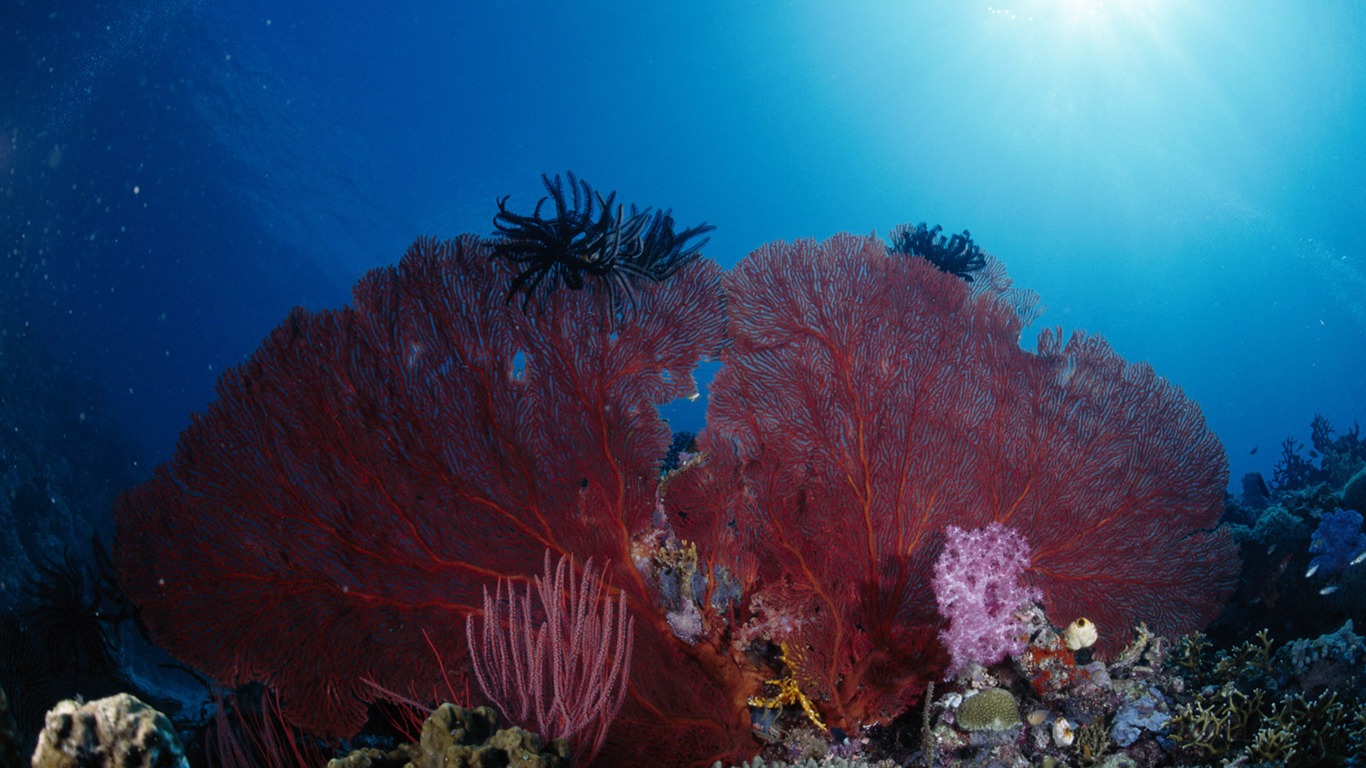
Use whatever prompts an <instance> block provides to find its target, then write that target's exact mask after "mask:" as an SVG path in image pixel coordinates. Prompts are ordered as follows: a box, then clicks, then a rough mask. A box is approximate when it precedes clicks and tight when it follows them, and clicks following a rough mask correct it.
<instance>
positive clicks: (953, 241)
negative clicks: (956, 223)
mask: <svg viewBox="0 0 1366 768" xmlns="http://www.w3.org/2000/svg"><path fill="white" fill-rule="evenodd" d="M943 231H944V228H943V227H941V226H939V225H938V224H935V225H934V226H933V227H927V226H926V225H925V222H923V221H922V222H921V223H919V224H917V225H916V226H914V227H912V226H911V225H909V224H902V225H901V226H899V227H897V228H896V229H894V230H892V239H891V243H890V245H889V246H888V249H889V250H890V251H891V252H892V253H900V254H902V255H904V256H919V257H920V258H922V259H925V260H926V261H928V262H930V263H931V264H933V265H934V266H935V267H937V268H938V269H939V271H941V272H948V273H949V274H951V275H957V276H958V277H961V278H963V279H964V280H966V281H968V282H969V283H970V282H972V273H973V272H976V271H977V270H979V269H981V268H982V267H984V266H986V264H987V257H986V254H984V253H982V249H981V248H980V247H978V245H977V244H976V243H974V242H972V233H970V232H968V231H967V230H966V229H965V230H963V233H962V234H961V235H954V236H953V237H951V238H948V239H945V238H944V236H943V235H941V234H940V232H943Z"/></svg>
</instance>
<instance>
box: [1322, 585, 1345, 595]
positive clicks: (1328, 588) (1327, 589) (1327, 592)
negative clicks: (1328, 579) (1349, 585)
mask: <svg viewBox="0 0 1366 768" xmlns="http://www.w3.org/2000/svg"><path fill="white" fill-rule="evenodd" d="M1340 586H1342V585H1341V584H1329V585H1328V586H1326V587H1324V588H1323V589H1320V590H1319V594H1320V595H1331V594H1333V593H1334V592H1336V591H1338V587H1340Z"/></svg>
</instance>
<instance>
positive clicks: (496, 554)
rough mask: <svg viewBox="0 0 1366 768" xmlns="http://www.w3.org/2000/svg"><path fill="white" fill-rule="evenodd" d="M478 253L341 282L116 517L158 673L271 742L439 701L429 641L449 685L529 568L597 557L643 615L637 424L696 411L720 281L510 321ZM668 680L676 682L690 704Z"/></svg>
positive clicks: (651, 424)
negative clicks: (251, 684) (286, 723)
mask: <svg viewBox="0 0 1366 768" xmlns="http://www.w3.org/2000/svg"><path fill="white" fill-rule="evenodd" d="M490 253H491V251H490V247H489V244H488V243H487V242H486V241H483V240H480V239H478V238H474V237H464V238H461V239H459V240H456V241H451V242H445V243H438V242H435V241H432V240H421V241H419V242H418V243H416V244H415V245H414V246H413V247H412V248H411V249H410V250H409V252H408V253H407V255H405V257H404V258H403V260H402V261H401V262H400V263H399V264H398V265H397V266H396V267H392V268H387V269H380V270H375V271H373V272H371V273H370V274H368V275H367V276H366V277H365V278H364V279H362V281H361V282H360V283H359V284H358V286H357V287H356V290H355V307H354V308H348V309H343V310H339V311H327V312H317V313H314V312H308V311H305V310H295V311H294V312H293V313H292V314H291V315H290V316H289V317H288V319H286V320H285V322H284V323H282V324H281V325H280V326H279V327H278V328H277V329H275V330H274V331H273V332H272V333H271V335H270V337H269V338H268V339H267V340H266V341H265V342H264V344H263V345H262V347H261V348H260V349H259V350H258V351H257V352H256V353H255V354H254V355H253V356H252V357H251V358H250V359H249V360H248V361H246V362H245V363H244V364H242V365H240V366H238V367H237V368H235V369H233V370H232V371H230V372H228V373H227V374H225V375H224V377H223V378H222V380H221V381H220V382H219V385H218V399H217V400H216V401H215V402H214V403H213V404H212V405H211V406H210V407H209V409H208V411H207V412H206V413H204V414H202V415H198V416H196V417H195V418H194V420H193V422H192V423H191V425H190V427H189V428H188V429H187V430H186V431H185V432H184V433H183V434H182V435H181V439H180V442H179V445H178V447H177V451H176V454H175V457H174V458H173V459H172V460H171V461H170V462H168V463H167V464H165V465H163V466H161V467H159V468H158V469H157V471H156V474H155V476H154V478H153V479H152V480H151V481H149V482H148V483H146V484H144V485H142V486H140V487H138V488H136V489H134V490H132V491H131V492H129V493H128V494H127V495H126V496H125V497H124V498H122V499H121V501H120V502H119V504H118V506H117V509H116V519H117V525H118V538H117V547H116V559H117V564H118V568H119V573H120V577H121V580H122V583H123V585H124V587H125V589H126V590H127V592H128V594H129V595H130V596H131V597H132V598H133V599H134V600H135V601H136V602H137V604H138V605H139V606H140V607H141V610H142V616H143V618H144V619H145V621H146V623H147V625H148V627H149V628H150V629H151V631H152V633H153V635H154V636H155V638H156V639H157V640H158V642H159V643H160V644H162V645H163V646H164V647H165V648H166V649H167V650H169V651H170V652H171V653H172V654H174V655H175V656H176V657H177V658H179V659H181V660H182V661H185V662H187V663H190V664H192V665H194V666H195V667H198V668H200V669H202V670H204V671H205V672H207V673H208V674H210V675H211V676H212V677H213V678H215V679H216V680H217V681H219V682H220V683H223V684H227V685H235V684H238V683H242V682H247V681H262V682H265V683H266V684H268V685H269V686H271V687H272V688H274V689H275V690H276V691H277V692H278V693H279V695H280V699H281V701H282V702H283V707H284V714H285V716H286V717H287V718H288V719H289V720H290V721H291V722H292V723H294V724H296V725H299V726H302V727H304V728H306V729H308V730H310V731H312V732H314V733H319V734H324V735H332V736H337V735H346V734H350V733H353V732H354V731H356V730H357V729H358V728H359V727H360V725H361V724H362V723H363V722H364V718H365V712H366V701H367V699H371V698H373V697H374V696H375V693H374V691H375V690H376V689H375V688H374V687H372V686H369V685H366V684H364V683H362V680H363V679H367V680H371V681H373V682H374V683H375V684H376V685H378V686H381V687H383V688H385V689H388V690H394V691H401V692H407V691H410V690H417V691H418V692H419V694H420V693H421V692H424V691H430V690H432V687H433V686H435V687H436V688H437V689H439V690H441V691H445V690H448V687H449V686H448V685H447V684H446V683H445V682H442V681H439V676H440V673H439V669H440V665H439V663H438V660H437V659H436V658H435V655H434V654H433V652H432V650H431V648H430V647H429V645H428V641H427V639H426V638H427V636H430V637H431V638H433V639H434V640H435V642H436V643H437V644H438V645H439V646H440V648H441V651H442V653H443V655H444V656H445V659H444V661H445V663H446V666H447V667H449V668H452V669H458V670H468V665H467V659H466V658H465V649H464V642H463V638H464V631H463V624H464V622H465V619H466V617H467V616H469V615H471V614H472V613H475V612H477V611H478V610H479V608H480V606H481V604H482V601H481V597H482V590H483V588H484V587H486V586H489V587H492V586H493V585H494V584H496V583H497V581H498V580H499V579H509V580H511V581H515V582H517V583H519V584H525V583H527V582H528V581H529V577H530V576H532V575H534V574H535V573H536V572H537V571H538V569H539V566H540V565H541V561H542V554H543V553H544V552H545V551H546V550H547V549H549V550H552V551H553V552H554V553H555V554H556V555H565V554H573V555H574V556H575V558H576V559H577V561H578V562H583V560H585V559H587V558H590V557H591V558H594V559H595V561H597V562H610V563H611V564H612V570H611V572H610V579H611V582H612V584H613V585H614V587H615V588H619V589H621V590H624V591H625V592H626V594H627V598H628V604H630V605H631V607H632V610H633V612H636V613H638V612H639V611H640V610H641V607H642V606H643V605H644V604H645V601H646V600H648V597H646V595H645V587H644V586H643V584H642V582H641V575H640V574H639V573H638V572H637V571H636V570H635V569H634V568H633V567H632V565H631V560H630V545H631V537H632V536H634V535H635V534H637V533H638V532H640V531H642V530H644V529H647V528H649V527H650V526H651V525H652V517H651V515H652V512H653V509H654V493H655V484H656V480H657V472H658V470H657V465H658V461H659V459H660V457H661V456H663V454H664V452H665V450H666V448H667V447H668V444H669V430H668V427H667V425H665V424H664V423H663V422H662V420H661V419H660V418H659V416H658V412H657V411H656V405H657V404H659V403H663V402H667V401H669V400H672V399H674V398H677V397H681V396H684V395H687V394H690V393H691V392H693V390H694V383H693V381H692V371H693V368H694V367H695V365H696V364H697V362H698V361H699V360H700V359H702V358H703V357H706V356H711V355H715V354H717V353H718V351H719V345H720V343H721V338H722V336H721V331H722V327H723V322H724V313H723V311H722V306H721V293H720V270H719V269H718V268H717V267H716V265H715V264H714V263H712V262H709V261H704V260H699V261H695V262H692V263H690V264H688V265H687V266H686V267H685V268H684V269H682V270H680V271H679V272H678V273H677V274H675V275H673V276H672V277H671V278H670V279H669V280H668V281H667V282H664V283H646V284H642V285H641V286H639V291H638V294H637V309H639V310H640V311H639V312H638V313H637V314H636V315H635V316H633V317H632V318H631V319H630V322H622V321H621V319H620V316H619V315H617V314H616V313H614V312H610V311H604V307H606V306H608V305H609V304H608V302H609V299H610V297H609V296H607V294H606V292H605V291H597V290H595V289H585V290H582V291H576V292H567V291H562V292H556V293H554V294H551V295H549V296H547V297H546V298H545V300H544V302H542V303H540V304H539V305H538V306H536V307H534V308H533V309H532V311H526V312H524V311H523V309H522V308H521V307H520V306H517V305H516V304H515V303H512V304H509V303H508V302H506V301H505V298H506V295H507V286H508V284H509V281H510V279H511V276H512V267H511V266H510V265H508V264H506V263H505V262H503V261H497V260H491V259H490ZM661 623H662V620H661ZM424 631H425V634H424ZM637 631H638V635H639V636H638V638H637V652H636V658H637V660H638V663H640V664H644V665H647V666H648V665H650V664H652V663H657V661H658V660H657V656H658V653H659V651H658V648H659V646H660V642H659V641H657V640H656V639H654V638H653V637H652V636H651V633H657V632H658V631H659V630H658V627H657V625H656V624H654V623H652V622H650V621H639V622H637ZM663 631H665V632H667V627H665V628H664V630H663ZM652 654H653V655H652ZM670 661H671V662H672V666H671V667H668V669H673V670H676V671H677V674H678V676H679V677H681V678H683V682H679V681H677V680H676V681H675V683H674V685H673V687H674V688H676V689H677V688H684V687H687V686H692V687H693V688H697V687H699V686H704V685H705V678H704V676H703V675H700V674H697V673H695V671H693V668H691V667H689V666H687V660H686V659H684V660H682V661H680V660H678V659H674V658H672V657H671V658H670ZM649 668H650V669H651V670H652V671H654V672H657V671H658V668H657V667H649ZM694 678H696V679H698V680H702V681H703V682H697V683H693V682H692V680H693V679H694ZM453 687H455V688H456V689H460V688H462V687H463V685H462V684H457V685H455V686H453ZM696 698H705V697H704V696H702V695H701V694H697V696H696ZM717 698H720V699H722V700H724V699H725V697H724V696H721V697H717ZM641 706H642V705H641V697H640V696H638V695H634V701H628V703H627V705H626V710H627V711H630V710H632V708H633V707H635V708H636V709H639V708H640V707H641ZM653 711H655V712H660V711H663V710H661V709H659V708H658V707H656V708H655V709H654V710H653ZM624 714H625V713H624ZM696 719H697V720H698V721H701V720H702V719H703V718H702V717H701V716H698V717H697V718H696ZM697 730H698V731H699V732H700V731H701V730H703V729H701V728H700V727H699V728H698V729H697ZM736 731H739V733H740V736H741V737H745V738H747V736H746V735H745V734H744V728H743V725H742V726H740V727H738V728H737V727H735V726H734V724H732V723H729V722H726V723H721V724H717V725H715V726H714V727H713V729H712V731H711V732H710V735H709V736H708V737H707V738H702V737H697V738H694V740H693V742H694V743H693V744H691V745H688V748H692V747H696V748H697V749H699V750H703V749H708V748H716V745H717V744H718V743H724V742H725V741H726V739H727V738H731V736H732V735H733V734H734V732H736ZM609 748H610V745H609ZM722 748H724V747H722Z"/></svg>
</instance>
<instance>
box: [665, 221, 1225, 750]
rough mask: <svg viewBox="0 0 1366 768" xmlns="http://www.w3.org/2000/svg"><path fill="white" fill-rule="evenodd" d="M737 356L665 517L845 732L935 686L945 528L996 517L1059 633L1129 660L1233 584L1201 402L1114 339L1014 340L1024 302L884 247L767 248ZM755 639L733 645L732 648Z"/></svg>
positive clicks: (1187, 626)
mask: <svg viewBox="0 0 1366 768" xmlns="http://www.w3.org/2000/svg"><path fill="white" fill-rule="evenodd" d="M726 293H727V306H728V309H729V312H730V318H729V323H730V331H729V335H730V337H731V346H730V348H729V349H728V350H727V353H726V355H725V357H724V365H723V367H722V369H721V371H720V373H719V374H718V376H717V378H716V381H715V382H714V384H713V386H712V399H711V404H710V411H709V413H708V426H707V428H706V430H704V432H703V433H702V434H701V435H700V436H699V445H700V446H701V448H702V450H703V451H704V452H705V453H706V454H707V464H706V465H704V466H702V467H700V468H699V469H697V470H694V471H692V472H691V476H689V475H688V474H687V473H685V475H683V476H680V477H679V478H678V479H677V480H676V481H675V482H674V484H673V486H672V487H671V488H670V491H669V498H668V501H669V503H670V508H671V511H672V512H673V513H674V516H675V518H676V526H677V528H678V531H679V535H681V536H683V537H685V538H688V539H691V540H694V541H696V542H698V548H699V552H700V553H702V554H699V557H700V558H702V559H704V560H705V561H707V562H710V563H717V564H724V565H727V566H730V567H731V568H732V570H733V571H734V572H735V573H738V574H743V575H744V581H745V584H746V586H747V588H748V590H749V591H750V593H751V594H752V595H753V596H754V600H755V601H757V603H758V604H760V605H762V606H763V608H764V611H763V615H762V616H756V617H755V619H754V620H755V621H756V622H757V621H760V620H761V621H762V622H763V630H762V631H761V632H760V633H759V634H760V635H761V636H767V637H768V639H770V640H772V641H775V642H785V643H786V644H787V647H788V648H789V649H792V648H796V649H799V651H800V652H799V653H798V654H795V656H796V658H795V659H794V658H789V659H788V662H789V664H790V666H792V667H793V670H792V671H793V672H794V674H796V676H797V678H798V681H799V682H800V683H801V685H802V686H803V688H804V689H805V690H806V692H807V693H808V694H809V695H812V696H813V697H814V698H816V699H817V700H818V701H819V702H820V705H821V706H822V708H823V709H825V710H826V712H827V714H828V715H829V718H830V721H831V722H832V724H833V725H840V726H842V727H844V728H846V729H850V728H852V727H855V726H857V725H859V724H864V723H869V722H873V721H877V720H882V719H885V718H887V717H891V716H895V715H896V714H898V713H899V712H900V711H901V709H902V708H903V707H904V706H905V704H906V703H907V702H909V701H913V700H914V699H915V698H916V697H918V696H919V694H920V691H921V688H922V687H923V685H924V683H925V682H926V681H927V680H928V679H930V678H932V677H933V676H934V675H936V674H938V673H939V672H940V671H942V668H943V666H944V664H945V662H946V659H945V658H944V654H943V649H942V648H940V647H939V645H938V643H937V641H936V640H935V639H934V638H935V635H936V633H937V631H938V630H939V629H940V628H941V626H942V623H941V620H940V619H939V617H938V616H937V615H936V612H935V601H934V595H933V593H932V592H931V590H930V582H931V577H932V570H931V566H932V563H933V562H934V559H935V557H936V555H937V554H938V552H939V550H940V548H941V546H942V543H943V537H944V533H943V532H944V529H945V528H946V527H947V526H949V525H957V526H960V527H964V528H980V527H983V526H986V525H987V524H989V523H992V522H994V521H995V522H1001V523H1004V524H1006V525H1009V526H1010V527H1012V528H1014V529H1015V530H1017V531H1019V532H1020V533H1021V534H1023V535H1024V537H1025V538H1026V539H1027V540H1028V543H1029V546H1030V548H1031V550H1032V551H1033V554H1034V557H1033V567H1032V569H1031V570H1030V572H1029V573H1028V574H1027V577H1026V578H1027V580H1028V581H1029V582H1030V583H1032V585H1034V586H1036V587H1038V588H1040V589H1041V590H1042V591H1043V593H1044V602H1045V604H1046V606H1047V608H1048V609H1049V612H1050V615H1052V616H1054V617H1056V618H1058V619H1059V620H1061V621H1068V620H1071V619H1072V618H1074V617H1077V616H1082V615H1084V616H1087V617H1088V618H1090V619H1092V620H1093V621H1095V622H1096V623H1097V624H1098V625H1099V626H1100V628H1101V631H1102V633H1104V634H1103V636H1104V637H1105V638H1106V639H1107V640H1108V641H1109V643H1108V645H1103V647H1114V646H1116V645H1117V644H1118V643H1120V642H1122V640H1123V639H1124V638H1125V637H1126V636H1127V634H1128V630H1129V628H1130V626H1131V625H1133V624H1134V623H1136V622H1139V621H1146V622H1147V623H1148V625H1149V626H1150V627H1153V628H1154V629H1155V630H1156V631H1160V632H1163V633H1180V632H1184V631H1188V630H1191V629H1194V628H1196V627H1198V626H1200V625H1201V624H1203V623H1204V622H1206V621H1207V620H1209V619H1210V618H1212V617H1213V615H1214V613H1215V612H1216V611H1217V609H1218V607H1219V605H1220V603H1221V601H1222V600H1223V598H1224V597H1225V596H1226V595H1227V593H1228V591H1229V589H1230V587H1231V584H1232V581H1233V579H1234V576H1235V574H1236V572H1237V567H1238V564H1237V559H1236V554H1235V549H1234V547H1233V545H1232V543H1231V541H1230V539H1229V538H1228V536H1227V535H1226V533H1225V532H1223V531H1221V530H1215V531H1213V532H1211V531H1210V530H1209V529H1212V528H1214V526H1215V524H1216V522H1217V519H1218V516H1219V514H1220V510H1221V500H1222V493H1223V489H1224V486H1225V483H1226V476H1227V470H1226V462H1225V457H1224V454H1223V450H1222V447H1221V446H1220V445H1219V443H1218V441H1217V439H1216V438H1215V437H1214V436H1213V434H1212V433H1211V432H1210V431H1209V430H1208V429H1207V428H1206V426H1205V423H1204V420H1203V419H1202V417H1201V415H1200V411H1199V408H1198V407H1197V406H1196V405H1195V404H1194V403H1192V402H1191V401H1190V400H1188V399H1187V398H1186V397H1185V396H1184V395H1183V394H1182V393H1181V391H1180V390H1179V389H1177V388H1176V387H1174V386H1172V385H1170V384H1168V383H1167V382H1165V381H1164V380H1162V379H1160V378H1158V377H1157V376H1156V375H1155V374H1154V373H1153V372H1152V370H1151V368H1149V367H1148V366H1146V365H1141V364H1140V365H1129V364H1126V363H1125V362H1124V361H1123V360H1121V359H1120V358H1119V357H1117V356H1116V355H1115V354H1114V353H1113V352H1111V350H1110V349H1109V347H1108V346H1107V345H1106V344H1105V343H1104V342H1103V341H1101V340H1100V339H1098V338H1095V337H1088V336H1084V335H1075V336H1073V337H1072V338H1071V339H1070V340H1068V341H1067V342H1066V343H1063V341H1062V340H1061V337H1060V334H1058V333H1056V332H1044V333H1043V334H1042V336H1041V338H1040V340H1039V344H1038V350H1037V352H1036V353H1033V354H1031V353H1029V352H1026V351H1024V350H1022V349H1021V348H1020V346H1019V339H1020V333H1021V328H1022V324H1021V320H1020V317H1019V315H1018V314H1017V311H1016V309H1015V308H1014V307H1012V306H1011V304H1010V302H1009V301H1008V300H1007V299H1006V298H1005V297H1004V296H1003V295H1002V294H1000V293H998V292H996V291H993V290H988V291H981V292H978V293H976V294H974V293H972V292H970V288H969V286H968V285H966V284H965V283H964V282H963V281H961V280H959V279H957V278H955V277H953V276H952V275H947V274H943V273H940V272H938V271H937V270H936V269H935V268H934V267H933V266H932V265H929V264H926V263H923V262H920V261H919V260H914V259H899V258H889V257H888V255H887V253H886V251H885V249H884V247H883V245H882V244H881V243H880V242H879V241H877V240H876V239H872V238H863V237H855V236H850V235H838V236H836V237H834V238H832V239H830V240H828V241H825V242H823V243H816V242H813V241H800V242H796V243H776V244H772V245H769V246H766V247H764V248H761V249H760V250H758V251H756V252H755V253H753V254H752V255H751V256H749V257H748V258H747V259H745V260H744V261H743V262H741V264H740V265H739V266H737V267H736V268H735V269H734V270H732V271H731V272H730V273H728V274H727V277H726ZM753 634H754V633H753V632H746V631H742V632H741V633H740V636H741V637H748V636H752V635H753Z"/></svg>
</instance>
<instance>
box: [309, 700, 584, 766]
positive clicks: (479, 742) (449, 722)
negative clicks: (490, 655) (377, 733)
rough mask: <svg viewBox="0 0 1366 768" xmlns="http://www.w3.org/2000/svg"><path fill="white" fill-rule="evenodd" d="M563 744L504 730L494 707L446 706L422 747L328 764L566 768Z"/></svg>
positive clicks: (431, 720)
mask: <svg viewBox="0 0 1366 768" xmlns="http://www.w3.org/2000/svg"><path fill="white" fill-rule="evenodd" d="M568 765H569V747H568V746H567V745H566V744H565V743H564V740H563V739H555V740H554V741H551V742H550V743H549V744H547V745H544V746H543V745H542V744H541V737H540V736H537V735H536V734H534V733H531V732H529V731H525V730H522V729H521V728H499V727H498V714H497V713H495V712H494V711H493V710H492V709H490V708H489V707H475V708H473V709H466V708H464V707H457V706H456V705H454V704H442V705H441V706H440V707H437V709H436V711H434V712H432V714H431V716H429V717H428V718H427V720H426V722H424V723H423V724H422V737H421V739H420V740H419V741H418V743H417V744H404V745H403V746H401V747H399V748H398V749H396V750H393V751H392V752H389V753H387V754H386V753H383V752H380V751H379V750H374V749H367V750H358V751H356V752H352V753H351V754H350V755H347V756H346V757H343V758H338V759H336V760H331V761H329V762H328V764H327V766H328V768H567V767H568Z"/></svg>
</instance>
